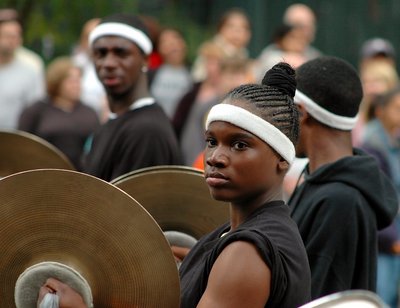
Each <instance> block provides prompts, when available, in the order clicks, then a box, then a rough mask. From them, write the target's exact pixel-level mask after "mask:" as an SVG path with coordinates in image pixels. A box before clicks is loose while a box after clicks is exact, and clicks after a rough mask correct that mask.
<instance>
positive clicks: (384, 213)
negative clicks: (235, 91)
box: [289, 57, 398, 299]
mask: <svg viewBox="0 0 400 308" xmlns="http://www.w3.org/2000/svg"><path fill="white" fill-rule="evenodd" d="M296 74H297V77H296V80H297V90H296V96H295V102H296V103H297V104H298V106H299V109H300V114H301V115H300V125H301V130H300V132H301V133H300V142H299V144H298V147H297V148H296V152H297V155H298V156H306V157H308V158H309V164H308V165H307V166H306V168H305V170H304V179H303V181H302V183H301V184H300V185H299V186H298V187H297V188H296V189H295V191H294V193H293V194H292V196H291V198H290V200H289V205H290V207H291V215H292V218H293V219H294V220H295V221H296V222H297V224H298V227H299V230H300V234H301V236H302V238H303V241H304V244H305V247H306V250H307V255H308V259H309V263H310V268H311V275H312V281H311V283H312V285H311V286H312V290H311V292H312V293H311V295H312V299H315V298H318V297H321V296H323V295H327V294H330V293H334V292H339V291H343V290H348V289H366V290H372V291H375V288H376V267H377V231H378V230H379V229H382V228H384V227H386V226H388V225H389V224H390V223H391V221H392V220H393V218H394V216H395V215H396V213H397V209H398V201H397V196H396V192H395V190H394V187H393V185H392V184H391V182H390V181H389V179H388V178H387V177H386V176H385V175H384V174H383V173H382V172H381V171H380V169H379V167H378V165H377V163H376V162H375V160H374V158H372V157H370V156H367V155H366V154H364V153H363V152H361V151H360V150H357V149H353V147H352V142H351V130H352V128H353V127H354V125H355V123H356V120H357V113H358V109H359V104H360V101H361V98H362V87H361V82H360V78H359V77H358V74H357V72H356V71H355V69H354V68H353V67H352V66H351V65H350V64H348V63H347V62H345V61H343V60H341V59H339V58H335V57H320V58H317V59H315V60H312V61H309V62H306V63H305V64H303V65H302V66H300V67H299V68H298V70H297V72H296Z"/></svg>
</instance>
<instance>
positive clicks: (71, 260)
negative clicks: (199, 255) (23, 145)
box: [0, 169, 180, 308]
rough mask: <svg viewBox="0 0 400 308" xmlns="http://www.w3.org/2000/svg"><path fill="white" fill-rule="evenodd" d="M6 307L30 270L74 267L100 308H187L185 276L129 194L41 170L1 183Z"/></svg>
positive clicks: (1, 276) (0, 266) (1, 292)
mask: <svg viewBox="0 0 400 308" xmlns="http://www.w3.org/2000/svg"><path fill="white" fill-rule="evenodd" d="M0 195H1V198H0V247H2V249H1V257H0V303H1V305H0V306H1V307H14V304H13V303H14V286H15V282H16V280H17V278H18V276H19V275H20V274H21V273H22V272H23V271H24V270H25V269H26V268H28V267H30V266H32V265H34V264H37V263H40V262H45V261H53V262H59V263H63V264H65V265H68V266H70V267H72V268H74V269H75V270H77V271H78V272H79V273H80V274H81V275H82V276H83V277H84V278H85V279H86V280H87V281H88V283H89V285H90V287H91V290H92V294H93V298H94V307H174V308H176V307H179V293H180V291H179V276H178V271H177V268H176V263H175V260H174V257H173V255H172V252H171V249H170V247H169V244H168V242H167V240H166V238H165V237H164V235H163V233H162V231H161V229H160V227H159V226H158V225H157V223H156V222H155V221H154V219H153V218H152V217H151V216H150V215H149V214H148V213H147V211H146V210H144V209H143V207H142V206H140V204H139V203H137V202H136V201H135V200H134V199H133V198H131V197H130V196H129V195H128V194H126V193H125V192H123V191H122V190H120V189H118V188H117V187H115V186H113V185H111V184H109V183H107V182H105V181H103V180H100V179H98V178H95V177H92V176H90V175H86V174H83V173H79V172H75V171H68V170H56V169H41V170H31V171H25V172H21V173H17V174H13V175H10V176H8V177H5V178H3V179H1V180H0Z"/></svg>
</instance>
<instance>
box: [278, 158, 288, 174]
mask: <svg viewBox="0 0 400 308" xmlns="http://www.w3.org/2000/svg"><path fill="white" fill-rule="evenodd" d="M289 167H290V166H289V163H288V162H287V161H286V160H285V159H283V158H282V157H281V158H280V159H279V163H278V172H279V173H281V172H283V173H286V172H287V171H288V170H289Z"/></svg>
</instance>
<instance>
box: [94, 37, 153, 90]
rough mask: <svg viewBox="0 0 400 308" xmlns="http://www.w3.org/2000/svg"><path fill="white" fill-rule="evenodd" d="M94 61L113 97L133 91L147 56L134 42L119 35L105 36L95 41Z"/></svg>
mask: <svg viewBox="0 0 400 308" xmlns="http://www.w3.org/2000/svg"><path fill="white" fill-rule="evenodd" d="M93 62H94V65H95V68H96V72H97V75H98V77H99V79H100V81H101V83H102V84H103V86H104V88H105V89H106V91H107V94H108V95H110V96H111V97H112V96H121V95H125V94H128V93H129V92H133V91H134V89H135V88H136V86H137V83H138V80H139V78H140V77H141V74H142V68H143V67H144V66H146V64H147V63H146V57H145V56H144V55H143V53H142V52H141V50H140V49H139V48H138V47H137V46H136V45H135V44H134V43H132V42H131V41H129V40H127V39H124V38H122V37H118V36H104V37H100V38H99V39H97V40H96V41H95V42H94V44H93Z"/></svg>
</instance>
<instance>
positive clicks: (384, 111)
mask: <svg viewBox="0 0 400 308" xmlns="http://www.w3.org/2000/svg"><path fill="white" fill-rule="evenodd" d="M377 116H378V118H379V119H380V120H381V122H382V124H383V126H384V127H385V129H386V130H387V132H388V133H389V134H390V135H392V136H395V135H396V134H397V133H398V132H399V130H400V94H397V95H396V96H394V97H393V98H392V99H391V100H390V102H389V103H388V104H387V105H386V106H384V107H379V108H378V110H377Z"/></svg>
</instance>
